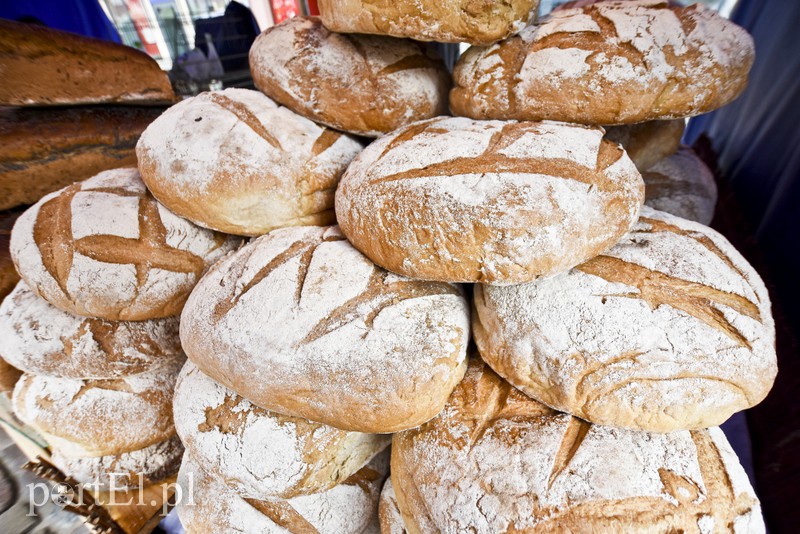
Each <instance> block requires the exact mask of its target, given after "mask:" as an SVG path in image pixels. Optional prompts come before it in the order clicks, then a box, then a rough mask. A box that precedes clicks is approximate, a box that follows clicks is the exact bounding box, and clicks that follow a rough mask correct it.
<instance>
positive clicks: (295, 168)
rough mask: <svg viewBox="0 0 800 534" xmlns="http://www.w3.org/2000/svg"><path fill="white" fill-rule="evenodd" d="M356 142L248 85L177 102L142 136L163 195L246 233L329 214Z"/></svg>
mask: <svg viewBox="0 0 800 534" xmlns="http://www.w3.org/2000/svg"><path fill="white" fill-rule="evenodd" d="M309 83H311V82H309ZM360 150H361V145H360V144H359V143H358V141H356V140H354V139H352V138H350V137H348V136H346V135H344V134H342V133H339V132H336V131H333V130H329V129H327V128H325V127H323V126H319V125H317V124H315V123H314V122H312V121H310V120H308V119H306V118H304V117H301V116H300V115H297V114H296V113H294V112H293V111H291V110H289V109H288V108H285V107H282V106H279V105H277V104H276V103H275V102H273V101H272V100H271V99H270V98H269V97H267V96H265V95H263V94H262V93H260V92H258V91H251V90H247V89H226V90H225V91H219V92H208V93H202V94H200V95H198V96H196V97H194V98H189V99H186V100H184V101H183V102H181V103H180V104H177V105H175V106H172V107H171V108H170V109H168V110H167V111H166V112H165V113H164V114H163V115H161V117H159V118H158V119H157V120H156V121H154V122H153V123H152V124H151V125H150V126H149V127H148V128H147V129H146V130H145V131H144V133H143V134H142V136H141V138H140V139H139V143H138V144H137V145H136V155H137V156H138V158H139V170H140V171H141V173H142V179H143V180H144V182H145V183H146V184H147V187H148V188H149V189H150V191H151V192H152V193H153V195H154V196H155V197H156V198H157V199H158V201H159V202H161V203H162V204H164V206H166V207H167V208H169V209H170V210H172V211H173V212H175V213H176V214H178V215H180V216H181V217H185V218H187V219H189V220H190V221H193V222H195V223H197V224H199V225H201V226H204V227H206V228H212V229H214V230H219V231H221V232H228V233H231V234H240V235H261V234H265V233H267V232H269V231H270V230H273V229H275V228H281V227H284V226H302V225H306V224H331V223H333V222H334V220H335V217H334V212H333V197H334V192H335V191H336V184H337V183H338V182H339V176H340V175H341V174H342V172H344V170H345V168H347V165H348V163H350V160H352V159H353V157H354V156H355V155H356V154H357V153H358V152H359V151H360Z"/></svg>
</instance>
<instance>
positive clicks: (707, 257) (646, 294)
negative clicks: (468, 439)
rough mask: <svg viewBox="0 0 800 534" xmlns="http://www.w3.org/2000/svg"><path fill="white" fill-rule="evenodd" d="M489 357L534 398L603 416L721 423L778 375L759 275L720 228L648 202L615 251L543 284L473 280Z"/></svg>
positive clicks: (650, 424) (616, 422)
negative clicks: (488, 284) (482, 283)
mask: <svg viewBox="0 0 800 534" xmlns="http://www.w3.org/2000/svg"><path fill="white" fill-rule="evenodd" d="M475 310H476V313H475V314H474V316H473V327H474V330H475V340H476V342H477V344H478V348H479V349H480V352H481V356H482V357H483V359H484V360H486V362H487V363H489V365H491V366H492V368H494V370H495V371H497V372H498V373H499V374H500V375H502V376H503V377H504V378H506V379H507V380H508V381H509V382H511V383H512V384H514V385H515V386H516V387H518V388H519V389H521V390H522V391H524V392H525V393H527V394H528V395H530V396H531V397H533V398H535V399H537V400H539V401H541V402H543V403H545V404H547V405H548V406H551V407H553V408H555V409H558V410H561V411H564V412H567V413H571V414H574V415H576V416H578V417H581V418H583V419H586V420H587V421H591V422H593V423H597V424H603V425H611V426H617V427H627V428H634V429H640V430H648V431H654V432H671V431H673V430H681V429H688V430H692V429H697V428H705V427H708V426H713V425H718V424H720V423H722V422H724V421H725V420H726V419H728V417H730V416H731V415H732V414H733V413H735V412H738V411H740V410H744V409H745V408H749V407H751V406H753V405H755V404H758V403H759V402H760V401H761V400H762V399H763V398H764V397H765V396H766V395H767V393H768V392H769V390H770V388H771V387H772V383H773V381H774V380H775V374H776V372H777V364H776V355H775V324H774V322H773V319H772V313H771V311H770V301H769V295H768V294H767V290H766V288H765V287H764V284H763V282H762V281H761V278H760V277H759V276H758V273H756V272H755V270H754V269H753V268H752V267H751V266H750V265H749V264H748V263H747V261H746V260H745V259H744V258H743V257H742V255H741V254H739V253H738V252H737V251H736V250H735V249H734V248H733V246H731V244H730V243H729V242H728V241H727V240H726V239H725V238H724V237H723V236H721V235H720V234H718V233H717V232H715V231H714V230H712V229H710V228H707V227H705V226H702V225H700V224H697V223H694V222H691V221H687V220H684V219H679V218H677V217H673V216H671V215H668V214H666V213H663V212H658V211H655V210H651V209H650V208H647V207H645V208H643V209H642V216H641V218H640V219H639V222H638V223H637V224H636V225H635V226H634V228H633V230H631V232H630V233H629V234H628V235H627V236H626V237H625V238H623V239H622V240H621V241H620V242H619V244H617V245H616V246H615V247H614V248H612V249H611V250H609V251H608V252H606V253H604V254H602V255H600V256H598V257H596V258H594V259H592V260H589V261H587V262H586V263H584V264H582V265H579V266H578V267H576V268H575V269H572V270H571V271H569V272H567V273H564V274H563V275H561V276H556V277H553V278H550V279H547V280H540V281H538V282H535V283H532V284H524V285H519V286H514V287H504V288H497V287H477V288H476V289H475Z"/></svg>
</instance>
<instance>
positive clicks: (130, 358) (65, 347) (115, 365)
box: [0, 282, 183, 378]
mask: <svg viewBox="0 0 800 534" xmlns="http://www.w3.org/2000/svg"><path fill="white" fill-rule="evenodd" d="M0 339H3V341H4V344H3V348H2V349H0V351H1V352H2V357H3V358H5V359H6V360H8V362H10V363H11V364H13V365H14V366H15V367H17V368H19V369H22V370H23V371H25V372H28V373H33V374H38V375H48V376H60V377H64V378H119V377H123V376H130V375H135V374H138V373H142V372H144V371H147V370H148V369H150V368H151V367H153V366H157V365H160V364H161V363H163V362H164V361H166V360H171V359H183V351H182V350H181V342H180V334H179V331H178V318H177V317H166V318H163V319H151V320H148V321H136V322H133V321H107V320H105V319H94V318H91V317H79V316H77V315H72V314H69V313H67V312H64V311H61V310H59V309H58V308H56V307H55V306H51V305H50V304H48V303H47V301H45V300H44V299H41V298H39V297H38V296H36V294H34V293H33V291H31V290H30V288H29V287H28V286H27V284H25V282H20V283H19V284H17V287H16V288H15V289H14V291H12V292H11V294H10V295H9V296H8V297H7V298H6V299H5V300H4V301H3V303H2V304H0Z"/></svg>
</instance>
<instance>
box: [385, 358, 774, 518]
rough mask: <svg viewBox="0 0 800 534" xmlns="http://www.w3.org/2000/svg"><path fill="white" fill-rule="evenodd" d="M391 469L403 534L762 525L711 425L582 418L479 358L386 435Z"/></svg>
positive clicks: (749, 492)
mask: <svg viewBox="0 0 800 534" xmlns="http://www.w3.org/2000/svg"><path fill="white" fill-rule="evenodd" d="M391 471H392V485H393V487H394V491H395V494H396V497H397V504H398V507H399V509H400V511H401V513H402V515H403V518H404V521H405V525H406V528H407V529H408V531H409V532H411V533H413V534H417V533H427V532H467V531H468V532H475V533H477V534H488V533H499V532H506V533H517V534H520V533H526V534H533V533H559V532H585V531H587V530H591V531H592V532H630V531H636V532H647V533H656V532H676V531H684V532H695V531H697V530H698V529H699V528H701V527H702V528H707V526H708V525H713V526H714V528H715V529H716V528H719V530H720V531H722V530H726V531H734V530H736V531H737V532H754V533H755V532H763V530H764V525H763V520H762V519H761V516H760V506H759V503H758V500H757V499H756V496H755V494H754V493H753V490H752V488H751V487H750V484H749V481H748V479H747V475H746V474H745V472H744V470H743V469H742V467H741V466H740V465H738V461H737V460H736V457H735V455H734V453H733V451H732V450H731V449H730V446H729V445H728V443H727V442H726V440H725V437H724V435H723V434H722V432H721V431H720V430H719V429H718V428H711V429H708V430H699V431H695V432H675V433H671V434H648V433H643V432H636V431H626V430H616V429H611V428H608V427H602V426H597V425H591V424H589V423H586V422H584V421H581V420H580V419H577V418H575V417H571V416H569V415H566V414H562V413H558V412H556V411H554V410H551V409H550V408H547V407H546V406H544V405H542V404H540V403H538V402H536V401H534V400H532V399H530V398H528V397H526V396H525V395H523V394H522V393H521V392H519V391H518V390H516V389H514V388H513V387H512V386H511V385H510V384H508V383H507V382H504V381H503V380H502V379H501V378H500V377H498V376H497V375H496V374H495V373H493V372H492V371H491V370H490V369H489V368H488V367H487V366H486V365H484V364H483V363H482V362H480V361H479V360H477V359H476V360H474V361H472V362H471V363H470V367H469V369H468V371H467V374H466V376H465V378H464V380H463V381H462V383H461V384H459V386H458V387H457V388H456V389H455V391H454V392H453V394H452V395H451V398H450V400H449V401H448V404H447V406H446V407H445V409H444V411H443V412H442V414H441V415H440V416H439V417H437V418H436V419H433V420H432V421H430V422H428V423H426V424H424V425H422V426H421V427H419V428H416V429H413V430H409V431H406V432H402V433H399V434H395V436H394V438H393V441H392V466H391ZM715 531H716V530H715Z"/></svg>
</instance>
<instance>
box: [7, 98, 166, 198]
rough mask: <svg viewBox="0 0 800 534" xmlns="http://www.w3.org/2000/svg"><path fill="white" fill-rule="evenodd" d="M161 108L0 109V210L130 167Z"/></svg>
mask: <svg viewBox="0 0 800 534" xmlns="http://www.w3.org/2000/svg"><path fill="white" fill-rule="evenodd" d="M162 111H163V108H161V107H124V106H102V107H101V106H94V107H80V108H56V109H47V110H43V109H30V108H17V109H10V108H7V109H0V199H2V200H0V209H7V208H10V207H13V206H17V205H21V204H32V203H34V202H36V201H37V200H39V199H40V198H41V197H43V196H44V195H46V194H47V193H50V192H52V191H56V190H57V189H60V188H62V187H64V186H67V185H70V184H72V183H73V182H79V181H81V180H85V179H87V178H90V177H91V176H94V175H95V174H97V173H99V172H101V171H104V170H107V169H113V168H117V167H129V166H131V165H136V150H135V148H136V141H137V140H138V139H139V135H141V133H142V132H143V131H144V129H145V128H146V127H147V125H148V124H150V123H151V122H152V121H153V120H155V119H156V118H157V117H158V116H159V115H160V114H161V113H162Z"/></svg>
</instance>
